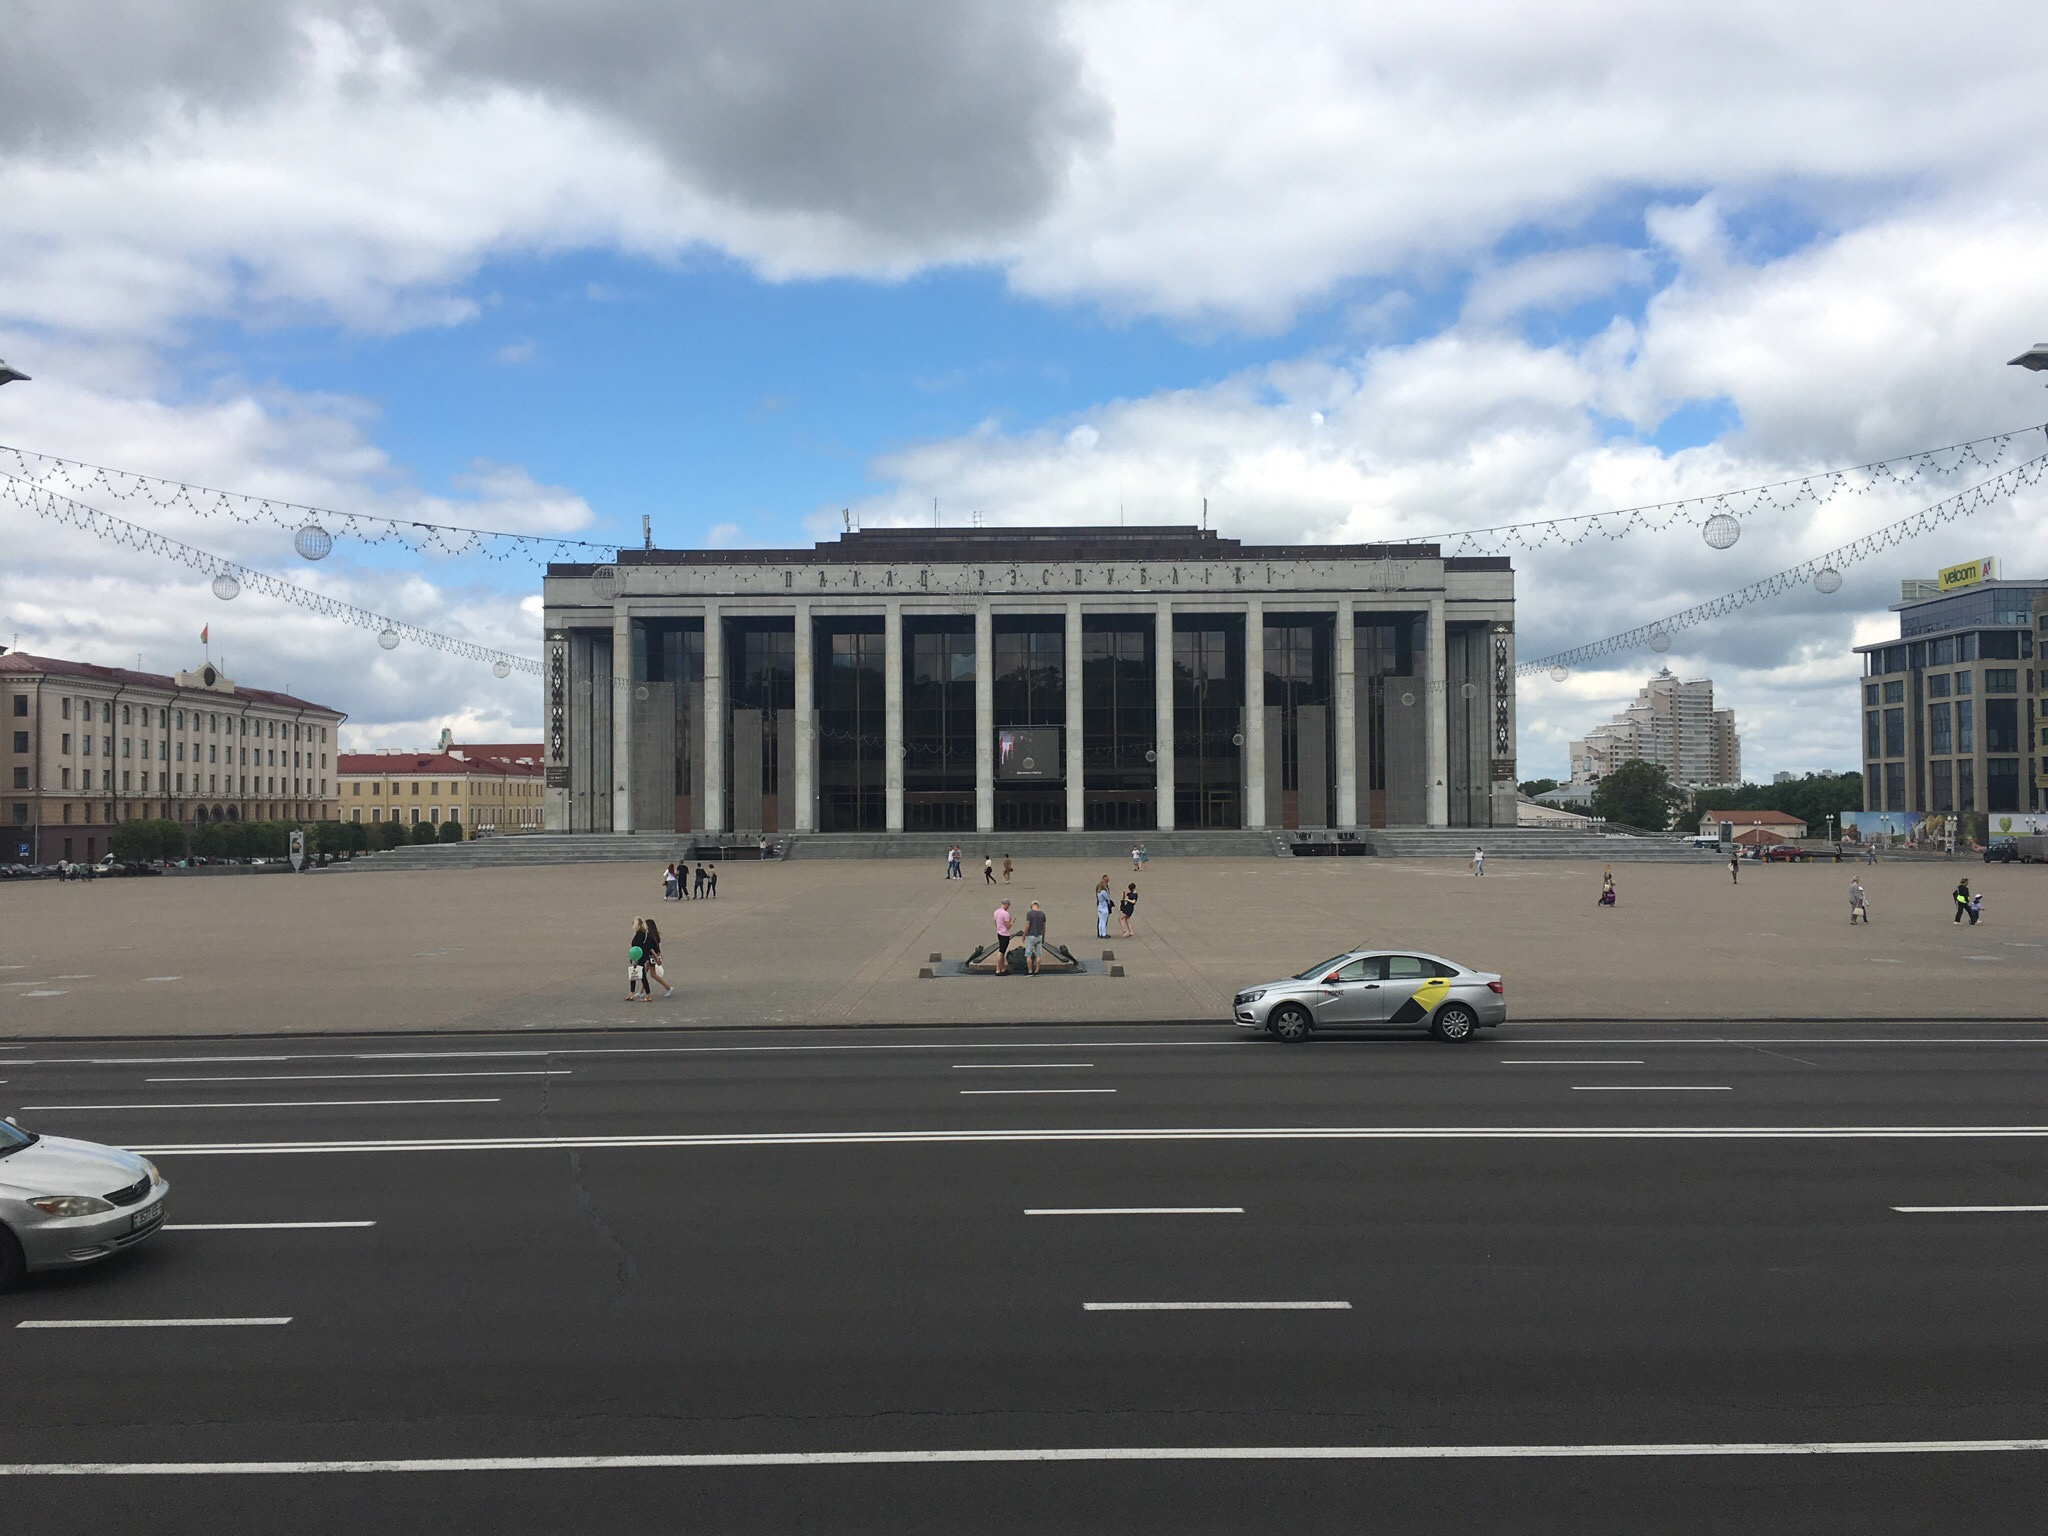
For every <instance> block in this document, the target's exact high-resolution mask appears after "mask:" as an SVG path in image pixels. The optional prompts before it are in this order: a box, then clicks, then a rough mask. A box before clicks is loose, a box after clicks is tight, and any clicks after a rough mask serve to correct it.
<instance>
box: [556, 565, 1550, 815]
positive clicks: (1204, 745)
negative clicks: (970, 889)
mask: <svg viewBox="0 0 2048 1536" xmlns="http://www.w3.org/2000/svg"><path fill="white" fill-rule="evenodd" d="M544 602H545V610H546V628H547V672H546V679H545V683H544V688H545V700H544V703H545V711H546V737H547V742H546V749H547V762H546V785H547V790H546V801H547V816H548V825H549V827H550V828H551V829H554V830H560V831H575V832H614V831H616V832H650V831H670V830H674V831H684V832H721V833H782V832H818V833H832V832H853V831H860V832H880V831H899V830H911V831H933V832H939V831H957V832H971V831H977V830H982V831H991V830H997V829H1003V830H1012V829H1015V830H1024V829H1033V828H1044V829H1064V828H1089V829H1102V830H1126V829H1128V830H1151V829H1160V830H1164V829H1171V828H1183V829H1186V828H1196V829H1199V828H1240V827H1271V828H1353V827H1379V826H1438V827H1442V826H1451V827H1486V826H1513V825H1514V824H1515V818H1516V809H1515V763H1514V752H1515V698H1514V573H1513V572H1512V570H1511V569H1510V568H1509V565H1508V562H1507V561H1506V560H1505V559H1502V558H1492V557H1489V558H1471V559H1458V558H1445V557H1444V556H1443V555H1442V554H1441V552H1440V551H1439V550H1438V549H1437V548H1436V547H1434V546H1431V545H1414V544H1408V545H1286V546H1265V547H1261V546H1249V545H1241V544H1239V543H1238V542H1237V541H1235V540H1232V539H1225V538H1221V537H1219V536H1217V535H1216V534H1214V533H1212V532H1209V531H1208V530H1206V529H1197V528H1191V527H1182V528H1160V527H1150V528H1129V529H1125V528H1011V529H897V528H892V529H879V530H867V531H861V532H855V533H848V534H846V535H845V536H843V537H841V538H838V539H835V540H832V541H830V542H826V543H821V544H819V545H817V546H816V547H815V548H813V549H805V550H666V549H646V550H625V551H621V552H620V555H619V557H618V563H617V564H616V565H595V566H593V565H563V564H558V565H551V566H549V568H548V572H547V578H546V587H545V593H544Z"/></svg>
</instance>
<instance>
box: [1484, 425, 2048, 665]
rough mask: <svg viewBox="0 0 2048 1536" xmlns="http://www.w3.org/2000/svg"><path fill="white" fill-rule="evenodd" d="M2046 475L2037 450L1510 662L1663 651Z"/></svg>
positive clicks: (1825, 588) (1569, 661)
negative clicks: (1870, 525)
mask: <svg viewBox="0 0 2048 1536" xmlns="http://www.w3.org/2000/svg"><path fill="white" fill-rule="evenodd" d="M2044 478H2048V453H2042V454H2037V455H2035V456H2034V457H2033V458H2031V459H2023V460H2021V461H2020V462H2019V463H2017V464H2015V465H2013V466H2012V467H2011V468H2010V469H2005V470H2001V471H1999V472H1998V473H1997V474H1995V475H1992V476H1991V477H1990V478H1988V479H1985V480H1980V481H1979V482H1978V483H1977V484H1975V485H1973V486H1971V487H1970V488H1969V489H1967V490H1964V491H1958V492H1957V493H1956V494H1955V495H1953V496H1950V497H1947V498H1945V499H1943V500H1941V501H1937V502H1935V503H1933V504H1932V505H1931V506H1926V507H1922V508H1921V509H1920V510H1919V511H1918V512H1915V513H1913V514H1912V516H1910V517H1902V518H1900V519H1899V520H1898V521H1897V522H1895V523H1887V524H1885V526H1884V527H1882V528H1879V529H1876V530H1875V531H1874V532H1871V533H1866V534H1865V535H1863V537H1862V538H1860V539H1854V540H1851V541H1850V542H1849V543H1847V544H1844V545H1842V546H1841V547H1840V548H1839V549H1831V550H1828V551H1827V552H1826V553H1825V554H1819V555H1815V556H1814V557H1813V558H1812V559H1811V560H1802V561H1800V562H1799V564H1797V565H1794V566H1790V567H1788V568H1786V569H1785V570H1782V571H1779V572H1778V573H1777V574H1775V575H1772V576H1766V577H1764V578H1763V580H1761V581H1753V582H1751V583H1750V584H1749V585H1748V586H1746V587H1738V588H1737V589H1736V590H1735V591H1733V592H1727V593H1723V594H1722V595H1721V596H1720V597H1717V598H1714V599H1712V600H1711V601H1708V602H1704V603H1699V604H1696V605H1694V606H1693V607H1691V608H1687V609H1685V610H1683V611H1682V612H1679V613H1674V614H1670V615H1667V616H1666V617H1664V618H1661V619H1655V620H1652V621H1651V622H1650V623H1648V624H1639V625H1637V626H1636V627H1635V628H1634V629H1627V630H1623V631H1622V632H1621V633H1620V634H1618V635H1609V636H1608V637H1607V638H1606V639H1604V640H1595V641H1593V642H1592V643H1591V644H1588V645H1581V646H1575V647H1573V648H1572V649H1571V650H1568V651H1559V652H1557V653H1556V654H1555V655H1551V656H1543V657H1539V658H1536V659H1534V660H1530V661H1525V662H1522V663H1520V664H1519V665H1518V666H1517V667H1516V668H1515V675H1516V676H1518V677H1530V676H1534V675H1535V674H1536V673H1539V672H1548V673H1549V674H1550V676H1551V678H1552V679H1553V680H1555V681H1557V682H1560V683H1561V682H1563V681H1564V680H1565V679H1566V678H1567V677H1569V676H1570V675H1571V669H1572V668H1573V667H1575V666H1578V665H1579V664H1581V663H1582V662H1586V661H1591V660H1593V659H1594V658H1596V657H1600V656H1611V655H1613V654H1615V653H1616V652H1619V651H1634V650H1640V649H1642V648H1644V647H1645V646H1647V647H1648V648H1649V649H1651V650H1653V651H1667V650H1669V649H1670V648H1671V637H1672V636H1673V635H1674V634H1676V633H1678V632H1679V631H1680V630H1685V629H1692V628H1694V627H1696V626H1698V625H1701V624H1705V623H1708V622H1709V621H1711V620H1714V619H1718V618H1724V617H1726V616H1727V615H1728V614H1731V613H1734V612H1736V611H1737V610H1738V609H1742V608H1747V607H1748V606H1749V605H1750V604H1752V603H1760V602H1763V601H1764V600H1765V599H1767V598H1772V597H1778V596H1780V595H1782V594H1784V593H1786V592H1790V591H1793V590H1794V589H1796V588H1799V587H1803V586H1806V585H1807V584H1809V583H1811V584H1812V586H1813V588H1814V590H1815V591H1818V592H1822V593H1831V592H1837V591H1840V590H1841V586H1842V569H1843V567H1845V566H1849V565H1854V564H1855V563H1856V562H1857V561H1859V560H1867V559H1869V558H1870V557H1871V556H1872V555H1875V554H1879V553H1882V552H1883V551H1885V550H1888V549H1894V548H1896V547H1897V546H1899V545H1901V544H1903V543H1905V542H1906V541H1907V540H1909V539H1915V538H1918V537H1919V536H1920V535H1921V534H1923V533H1931V532H1932V531H1933V530H1934V529H1936V528H1939V527H1941V526H1942V525H1944V524H1946V523H1952V522H1954V521H1956V520H1957V519H1958V518H1964V517H1970V516H1973V515H1974V514H1976V513H1978V512H1981V511H1983V510H1984V509H1985V508H1987V507H1991V506H1995V505H1997V504H1999V503H2001V502H2003V501H2004V500H2005V499H2006V498H2007V497H2009V496H2011V495H2013V494H2014V493H2015V492H2017V491H2021V490H2025V489H2027V488H2029V487H2031V486H2035V485H2038V484H2040V483H2041V481H2042V480H2043V479H2044Z"/></svg>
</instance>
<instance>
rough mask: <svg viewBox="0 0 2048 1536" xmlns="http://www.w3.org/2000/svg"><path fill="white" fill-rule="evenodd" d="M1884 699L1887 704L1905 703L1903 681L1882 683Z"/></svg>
mask: <svg viewBox="0 0 2048 1536" xmlns="http://www.w3.org/2000/svg"><path fill="white" fill-rule="evenodd" d="M1884 701H1885V703H1887V704H1903V703H1905V701H1906V685H1905V684H1904V683H1886V684H1885V685H1884Z"/></svg>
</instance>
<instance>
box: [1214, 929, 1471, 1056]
mask: <svg viewBox="0 0 2048 1536" xmlns="http://www.w3.org/2000/svg"><path fill="white" fill-rule="evenodd" d="M1231 1016H1232V1018H1233V1020H1234V1021H1235V1022H1236V1023H1237V1024H1238V1025H1239V1026H1241V1027H1242V1028H1245V1029H1263V1030H1265V1031H1266V1032H1267V1033H1269V1034H1271V1035H1272V1036H1273V1037H1274V1038H1276V1039H1279V1040H1285V1041H1288V1042H1290V1043H1294V1042H1299V1041H1302V1040H1306V1039H1307V1038H1308V1037H1309V1036H1310V1035H1311V1034H1314V1033H1316V1032H1317V1031H1319V1030H1328V1029H1379V1030H1415V1029H1418V1028H1419V1029H1424V1030H1427V1031H1428V1032H1429V1033H1430V1034H1432V1035H1435V1036H1436V1037H1437V1038H1438V1039H1439V1040H1449V1041H1463V1040H1469V1039H1471V1038H1472V1037H1473V1036H1474V1035H1475V1034H1477V1033H1478V1032H1479V1031H1480V1030H1481V1029H1490V1028H1492V1027H1493V1026H1495V1025H1497V1024H1501V1023H1504V1022H1505V1021H1506V1019H1507V1016H1508V1000H1507V989H1506V987H1505V985H1504V984H1503V983H1502V981H1501V978H1500V977H1499V976H1497V975H1495V974H1494V973H1493V972H1491V971H1475V970H1473V969H1472V968H1471V967H1470V966H1464V965H1459V964H1458V963H1457V962H1455V961H1452V960H1446V959H1444V958H1443V957H1442V956H1440V955H1424V954H1417V953H1415V952H1413V951H1406V950H1404V951H1393V950H1383V949H1354V950H1347V951H1346V952H1345V953H1343V954H1341V955H1333V956H1332V957H1331V958H1330V959H1328V960H1325V961H1323V962H1322V963H1321V964H1319V965H1312V966H1310V967H1309V968H1308V969H1307V970H1305V971H1302V972H1301V973H1300V974H1298V975H1295V976H1289V977H1286V978H1284V979H1282V980H1280V981H1267V982H1261V983H1260V984H1259V985H1258V986H1255V987H1247V988H1245V989H1244V990H1243V991H1242V992H1239V993H1238V994H1237V996H1236V997H1234V998H1233V999H1232V1000H1231Z"/></svg>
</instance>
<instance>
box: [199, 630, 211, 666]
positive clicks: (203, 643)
mask: <svg viewBox="0 0 2048 1536" xmlns="http://www.w3.org/2000/svg"><path fill="white" fill-rule="evenodd" d="M212 631H213V626H212V625H211V624H202V625H200V626H199V648H200V650H201V652H202V653H203V654H204V656H205V659H206V660H208V661H211V660H212V659H213V652H212V650H211V649H210V648H209V646H208V644H207V639H206V637H207V636H208V635H209V634H210V633H212Z"/></svg>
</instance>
